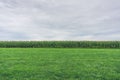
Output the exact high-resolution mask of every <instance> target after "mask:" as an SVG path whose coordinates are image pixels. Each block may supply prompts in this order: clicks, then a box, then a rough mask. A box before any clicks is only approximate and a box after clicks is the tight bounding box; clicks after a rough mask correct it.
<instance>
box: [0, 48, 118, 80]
mask: <svg viewBox="0 0 120 80" xmlns="http://www.w3.org/2000/svg"><path fill="white" fill-rule="evenodd" d="M0 80H120V49H80V48H0Z"/></svg>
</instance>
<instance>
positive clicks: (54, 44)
mask: <svg viewBox="0 0 120 80" xmlns="http://www.w3.org/2000/svg"><path fill="white" fill-rule="evenodd" d="M0 48H120V41H0Z"/></svg>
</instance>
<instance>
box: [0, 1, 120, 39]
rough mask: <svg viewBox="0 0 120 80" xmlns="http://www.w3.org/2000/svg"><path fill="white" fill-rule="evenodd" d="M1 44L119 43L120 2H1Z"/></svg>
mask: <svg viewBox="0 0 120 80" xmlns="http://www.w3.org/2000/svg"><path fill="white" fill-rule="evenodd" d="M0 40H120V0H0Z"/></svg>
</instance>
